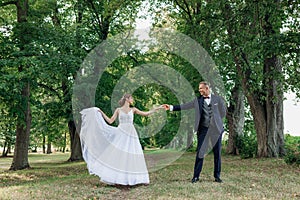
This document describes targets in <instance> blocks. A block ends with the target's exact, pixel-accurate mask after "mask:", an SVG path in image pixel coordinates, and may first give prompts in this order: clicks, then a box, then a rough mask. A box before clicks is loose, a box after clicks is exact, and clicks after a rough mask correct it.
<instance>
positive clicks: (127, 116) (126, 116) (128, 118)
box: [119, 109, 133, 124]
mask: <svg viewBox="0 0 300 200" xmlns="http://www.w3.org/2000/svg"><path fill="white" fill-rule="evenodd" d="M119 122H120V124H123V123H131V124H132V123H133V111H132V109H130V111H129V112H128V113H126V112H124V111H123V110H122V109H120V112H119Z"/></svg>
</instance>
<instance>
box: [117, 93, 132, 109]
mask: <svg viewBox="0 0 300 200" xmlns="http://www.w3.org/2000/svg"><path fill="white" fill-rule="evenodd" d="M129 97H131V94H124V96H123V97H122V98H121V99H120V100H119V104H120V106H123V105H124V104H125V101H126V99H128V98H129Z"/></svg>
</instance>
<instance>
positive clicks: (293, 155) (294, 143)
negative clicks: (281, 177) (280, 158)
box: [284, 134, 300, 165]
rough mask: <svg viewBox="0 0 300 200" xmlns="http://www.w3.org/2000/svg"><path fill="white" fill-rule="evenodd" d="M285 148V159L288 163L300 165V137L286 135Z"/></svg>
mask: <svg viewBox="0 0 300 200" xmlns="http://www.w3.org/2000/svg"><path fill="white" fill-rule="evenodd" d="M284 142H285V150H286V155H285V156H284V161H285V162H286V163H287V164H294V163H295V164H297V165H300V137H299V136H291V135H289V134H288V135H286V137H285V141H284Z"/></svg>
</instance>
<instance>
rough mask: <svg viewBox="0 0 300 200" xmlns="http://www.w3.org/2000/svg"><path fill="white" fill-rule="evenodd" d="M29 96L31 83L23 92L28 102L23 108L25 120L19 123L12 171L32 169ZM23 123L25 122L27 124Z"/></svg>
mask: <svg viewBox="0 0 300 200" xmlns="http://www.w3.org/2000/svg"><path fill="white" fill-rule="evenodd" d="M29 95H30V86H29V83H27V84H26V85H25V88H24V89H23V91H22V97H23V99H24V100H23V101H25V102H26V103H25V105H24V108H23V109H25V110H23V114H24V118H25V119H20V120H18V122H17V130H16V135H17V136H16V144H15V150H14V158H13V162H12V165H11V167H10V170H20V169H25V168H29V167H30V166H29V162H28V148H29V134H30V126H31V110H30V104H29ZM23 121H25V123H24V122H23Z"/></svg>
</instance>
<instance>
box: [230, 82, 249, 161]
mask: <svg viewBox="0 0 300 200" xmlns="http://www.w3.org/2000/svg"><path fill="white" fill-rule="evenodd" d="M231 95H232V98H231V102H230V105H229V108H228V112H227V116H226V117H227V122H228V129H229V136H228V144H227V148H226V153H228V154H233V155H238V154H239V150H238V148H237V146H236V138H237V137H238V136H240V135H242V134H243V130H244V123H245V110H244V107H245V103H244V98H245V96H244V93H243V91H242V88H241V87H240V86H235V87H234V88H233V90H232V91H231Z"/></svg>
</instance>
